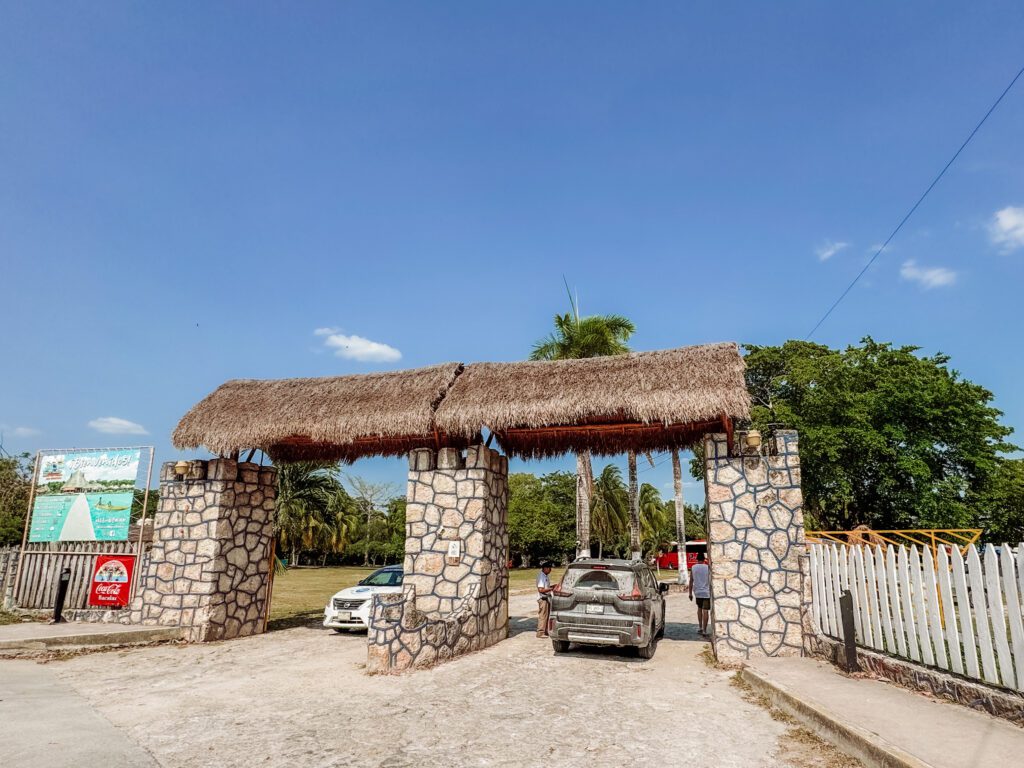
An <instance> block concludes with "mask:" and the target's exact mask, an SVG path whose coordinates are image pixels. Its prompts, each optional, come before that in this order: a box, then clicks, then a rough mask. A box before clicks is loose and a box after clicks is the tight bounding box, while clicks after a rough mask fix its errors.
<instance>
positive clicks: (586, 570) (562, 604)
mask: <svg viewBox="0 0 1024 768" xmlns="http://www.w3.org/2000/svg"><path fill="white" fill-rule="evenodd" d="M667 591H668V585H667V584H659V583H658V580H657V579H656V578H655V577H654V572H653V571H652V570H651V569H650V567H649V566H648V565H647V564H646V563H644V562H641V561H640V560H632V561H630V560H597V559H592V558H582V559H580V560H577V561H575V562H574V563H572V564H571V565H570V566H569V567H568V568H567V569H566V571H565V575H564V576H563V577H562V581H561V582H560V583H559V584H558V585H557V586H556V587H555V590H554V591H553V592H552V593H551V616H550V619H549V622H548V634H549V635H551V644H552V645H553V646H554V648H555V653H565V652H566V651H568V650H569V645H570V644H571V643H580V644H581V645H617V646H623V647H634V648H636V649H637V650H638V652H639V654H640V656H641V658H644V659H649V658H651V657H652V656H654V651H655V650H656V649H657V647H658V638H660V637H661V636H662V635H663V634H664V633H665V592H667Z"/></svg>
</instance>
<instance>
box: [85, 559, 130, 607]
mask: <svg viewBox="0 0 1024 768" xmlns="http://www.w3.org/2000/svg"><path fill="white" fill-rule="evenodd" d="M134 568H135V555H100V556H99V557H98V558H96V568H95V570H94V571H93V574H92V586H91V588H90V589H89V605H95V606H100V607H103V608H120V607H122V606H125V605H128V601H129V599H130V598H131V589H132V570H134Z"/></svg>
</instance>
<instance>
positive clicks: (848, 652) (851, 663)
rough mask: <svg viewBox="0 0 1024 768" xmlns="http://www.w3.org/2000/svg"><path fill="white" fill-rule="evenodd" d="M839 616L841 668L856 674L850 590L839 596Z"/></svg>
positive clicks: (855, 644) (854, 626) (855, 645)
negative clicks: (841, 621)
mask: <svg viewBox="0 0 1024 768" xmlns="http://www.w3.org/2000/svg"><path fill="white" fill-rule="evenodd" d="M839 614H840V616H841V618H842V620H843V646H844V651H845V654H844V659H843V662H844V663H843V667H844V668H845V669H846V671H847V672H858V671H860V666H859V665H858V664H857V638H856V636H855V634H856V631H857V628H856V625H855V624H854V622H853V595H852V594H850V590H848V589H847V590H845V591H844V592H843V594H842V595H840V596H839Z"/></svg>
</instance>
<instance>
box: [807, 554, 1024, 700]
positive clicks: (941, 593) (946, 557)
mask: <svg viewBox="0 0 1024 768" xmlns="http://www.w3.org/2000/svg"><path fill="white" fill-rule="evenodd" d="M809 550H810V564H811V580H812V585H813V602H812V611H813V618H814V622H815V624H816V626H817V628H818V629H819V630H820V631H821V632H822V633H823V634H826V635H829V636H831V637H834V638H837V639H842V637H843V635H842V632H843V628H842V618H841V616H840V613H839V596H840V595H841V594H842V593H843V592H844V591H846V590H849V591H850V594H851V596H852V597H853V615H854V624H855V629H856V633H855V634H856V642H857V643H858V644H859V645H862V646H864V647H867V648H873V649H875V650H878V651H883V652H885V653H889V654H892V655H894V656H900V657H903V658H906V659H910V660H911V661H916V662H919V663H922V664H926V665H928V666H933V667H938V668H940V669H944V670H948V671H950V672H955V673H957V674H960V675H965V676H966V677H971V678H974V679H977V680H983V681H985V682H987V683H990V684H992V685H1001V686H1003V687H1005V688H1010V689H1015V690H1018V691H1024V605H1022V602H1021V600H1022V598H1024V544H1021V545H1020V546H1018V547H1017V548H1016V552H1014V550H1013V549H1012V548H1011V547H1009V546H1007V545H1005V544H1004V545H1003V546H1002V547H1000V549H999V551H998V552H997V551H996V548H995V547H993V546H992V545H991V544H989V545H987V546H986V547H985V548H984V555H983V556H982V555H981V554H979V552H978V549H977V548H976V547H975V546H974V545H973V544H972V545H971V546H969V547H968V548H967V552H966V557H963V556H961V554H960V551H959V550H958V549H957V548H956V547H949V548H946V547H939V548H938V550H937V552H936V554H935V556H934V557H933V556H932V552H931V550H930V549H929V548H928V547H924V548H923V549H922V550H921V551H919V550H918V548H917V547H915V546H912V547H910V548H909V549H908V548H907V547H903V546H901V547H899V549H898V550H897V549H894V548H893V547H892V546H891V545H889V546H886V547H884V548H883V547H881V546H875V547H871V546H844V545H836V544H811V545H810V546H809Z"/></svg>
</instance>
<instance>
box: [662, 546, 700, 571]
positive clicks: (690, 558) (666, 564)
mask: <svg viewBox="0 0 1024 768" xmlns="http://www.w3.org/2000/svg"><path fill="white" fill-rule="evenodd" d="M698 552H703V553H704V556H705V557H707V554H708V543H707V541H705V540H704V539H694V540H692V541H688V542H686V569H687V570H689V569H691V568H693V566H694V563H696V562H697V553H698ZM658 567H659V568H667V569H668V570H670V571H674V570H676V569H678V568H679V545H678V544H673V545H672V551H671V552H666V553H665V554H663V555H661V556H660V557H659V558H658Z"/></svg>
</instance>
